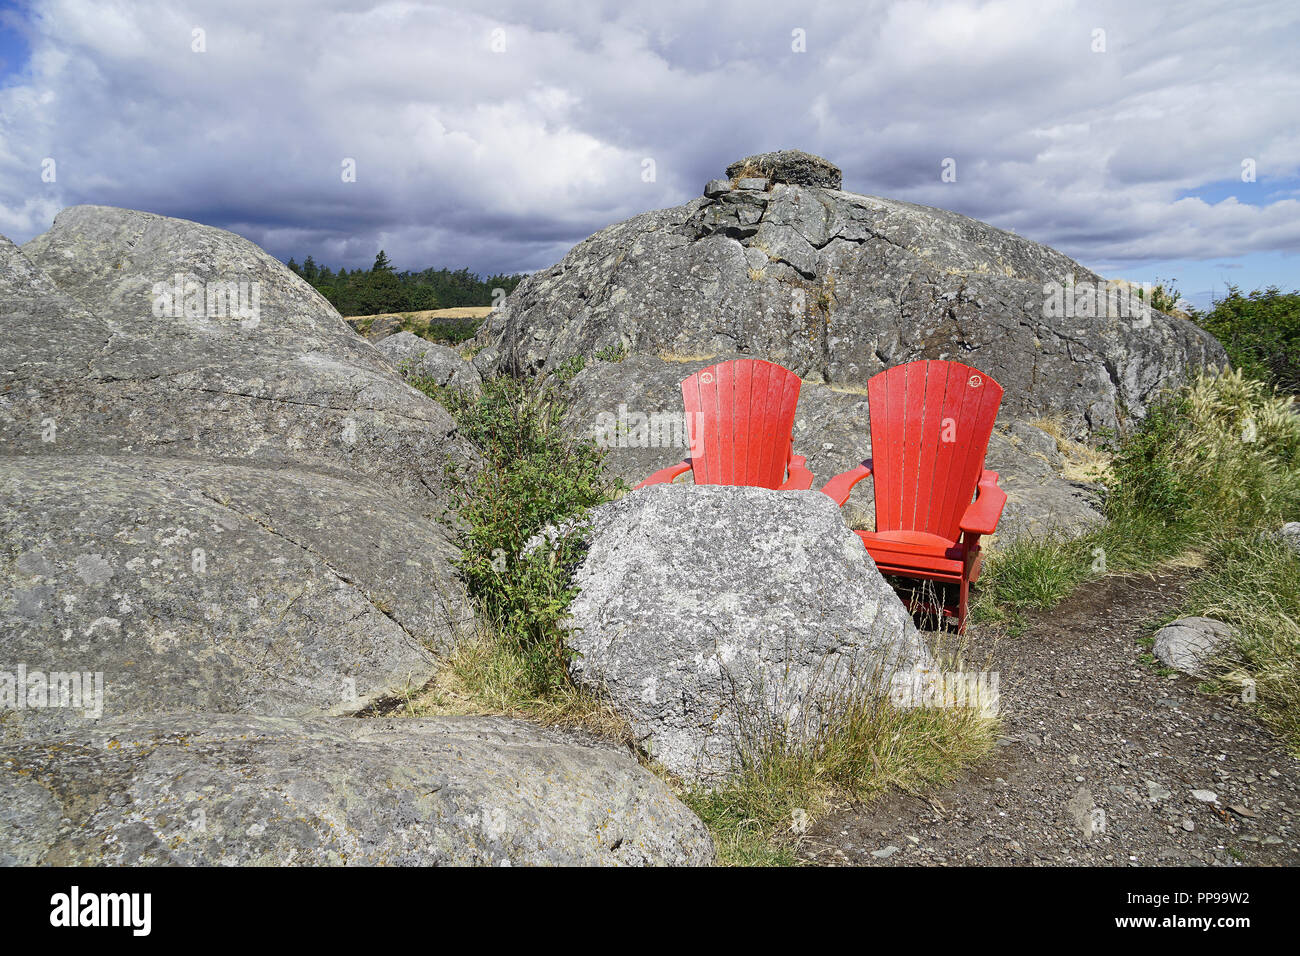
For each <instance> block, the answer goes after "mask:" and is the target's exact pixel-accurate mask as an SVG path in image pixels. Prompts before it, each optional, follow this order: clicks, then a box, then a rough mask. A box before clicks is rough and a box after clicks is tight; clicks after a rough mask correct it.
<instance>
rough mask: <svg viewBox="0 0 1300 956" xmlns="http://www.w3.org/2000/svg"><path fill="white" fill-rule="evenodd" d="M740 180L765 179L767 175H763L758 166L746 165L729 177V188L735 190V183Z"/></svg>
mask: <svg viewBox="0 0 1300 956" xmlns="http://www.w3.org/2000/svg"><path fill="white" fill-rule="evenodd" d="M742 179H767V173H765V172H764V171H763V169H762V167H760V166H755V165H754V164H753V163H746V164H745V165H744V166H742V167H741V169H740V172H738V173H736V175H734V176H732V177H731V188H732V189H735V188H736V183H738V182H740V181H741V180H742Z"/></svg>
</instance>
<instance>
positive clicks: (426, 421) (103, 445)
mask: <svg viewBox="0 0 1300 956" xmlns="http://www.w3.org/2000/svg"><path fill="white" fill-rule="evenodd" d="M0 262H2V263H3V264H2V265H0V328H2V329H3V335H0V369H3V373H2V375H3V377H2V378H0V446H3V448H4V451H3V452H0V453H8V454H12V453H15V452H20V453H24V454H51V453H53V454H87V453H91V454H118V453H132V454H164V455H169V456H187V457H202V458H219V459H238V460H245V461H252V462H258V463H261V464H269V465H284V466H292V467H307V468H313V469H321V470H333V471H336V472H346V473H351V474H355V475H361V476H366V477H370V478H372V479H373V480H377V481H380V482H382V483H384V484H386V485H388V486H390V487H392V488H393V489H394V490H396V491H399V492H402V493H405V494H407V495H410V496H412V497H415V498H417V499H426V500H430V501H432V499H434V498H437V497H440V494H439V492H440V488H441V483H442V481H443V478H444V475H445V470H446V469H445V466H446V463H447V462H448V461H449V460H450V461H452V462H466V461H469V460H470V459H471V456H472V454H473V452H472V450H471V449H469V448H468V447H467V446H465V445H464V443H463V442H462V440H461V439H459V438H458V437H457V436H456V429H455V425H454V423H453V422H452V419H451V416H450V415H448V414H447V412H446V410H445V409H443V408H442V407H441V406H440V405H438V404H437V403H436V402H434V401H432V400H430V399H429V398H427V397H426V396H424V395H421V394H420V393H418V392H416V391H415V390H414V389H412V388H410V387H409V386H408V385H406V384H405V383H404V382H402V381H401V379H400V378H399V377H398V376H395V375H394V374H393V372H392V369H391V368H390V366H389V365H388V363H386V362H385V361H384V359H383V357H382V356H381V355H380V354H379V353H378V352H376V351H375V349H374V348H373V346H371V345H370V344H368V343H366V342H364V341H362V340H361V339H360V338H358V337H357V336H356V335H355V334H354V333H353V332H352V331H351V330H350V329H349V328H348V327H347V325H346V324H345V323H344V321H343V319H342V318H341V317H340V316H339V314H338V312H336V311H335V310H334V308H333V306H331V305H330V304H329V303H328V302H326V301H325V299H324V298H322V297H321V296H320V294H319V293H317V292H316V291H315V290H314V289H312V288H311V286H309V285H308V284H307V283H306V282H305V281H303V280H302V279H301V278H299V277H298V276H296V275H294V274H293V273H292V272H290V271H289V270H288V269H287V268H286V267H285V266H284V265H282V264H281V263H280V262H278V261H277V260H275V259H274V258H272V257H271V256H269V255H267V254H266V253H265V252H263V251H262V250H261V249H259V248H258V247H257V246H256V245H254V244H253V243H251V242H249V241H248V240H247V239H243V238H241V237H239V236H236V235H234V234H233V233H230V232H226V231H224V230H221V229H214V228H212V227H210V226H203V225H199V224H198V223H193V222H186V221H185V220H181V219H170V218H167V217H165V216H156V215H152V214H150V213H144V212H136V211H134V210H128V209H114V208H109V207H105V206H73V207H71V208H69V209H65V210H64V211H63V212H61V213H59V215H58V216H57V217H56V218H55V221H54V226H53V228H52V229H50V230H49V231H48V232H46V233H44V234H43V235H40V236H37V237H36V238H35V239H33V240H31V241H30V242H28V243H27V244H26V245H25V246H23V248H22V250H21V251H20V250H18V249H17V248H16V247H14V246H13V244H12V243H10V242H8V241H7V240H4V241H3V242H0Z"/></svg>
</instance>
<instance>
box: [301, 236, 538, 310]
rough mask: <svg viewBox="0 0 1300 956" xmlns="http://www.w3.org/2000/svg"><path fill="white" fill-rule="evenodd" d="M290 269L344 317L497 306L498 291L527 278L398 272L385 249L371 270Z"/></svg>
mask: <svg viewBox="0 0 1300 956" xmlns="http://www.w3.org/2000/svg"><path fill="white" fill-rule="evenodd" d="M288 266H289V268H290V269H292V270H293V271H294V272H295V273H297V274H298V275H300V276H302V278H304V279H306V280H307V282H308V283H309V284H310V285H311V286H312V288H314V289H315V290H316V291H317V292H319V293H320V294H321V295H323V296H324V297H325V298H326V299H328V300H329V302H330V304H331V305H333V306H334V308H336V309H338V310H339V312H340V313H341V314H343V315H377V314H379V313H381V312H422V311H424V310H425V309H454V308H460V307H463V306H471V305H492V304H493V295H494V294H497V293H495V290H497V289H503V290H504V291H505V292H506V293H509V292H511V291H513V290H514V287H515V286H517V285H518V284H519V283H520V282H521V281H522V280H523V278H524V277H523V276H522V275H494V276H487V277H480V276H478V275H476V274H475V273H473V272H470V271H469V270H468V269H456V270H455V271H453V270H451V269H433V268H429V269H424V270H422V271H420V272H411V271H406V272H398V271H397V270H396V269H395V268H393V264H392V263H391V262H390V261H389V259H388V256H387V255H385V254H384V250H382V249H380V250H379V255H377V256H375V264H374V265H372V266H371V267H370V268H369V269H360V268H358V269H352V270H349V269H347V268H340V269H339V270H338V271H335V270H333V269H331V268H330V267H329V266H326V265H320V264H318V263H317V262H316V260H315V259H313V258H312V257H311V256H308V257H307V258H306V259H304V260H303V262H302V265H299V264H298V263H297V262H295V261H294V260H293V259H290V260H289V262H288Z"/></svg>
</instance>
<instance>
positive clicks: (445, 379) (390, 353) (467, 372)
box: [375, 332, 483, 395]
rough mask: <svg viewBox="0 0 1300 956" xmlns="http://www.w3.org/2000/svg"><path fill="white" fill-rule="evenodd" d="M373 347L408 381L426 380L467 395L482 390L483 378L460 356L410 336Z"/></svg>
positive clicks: (390, 338)
mask: <svg viewBox="0 0 1300 956" xmlns="http://www.w3.org/2000/svg"><path fill="white" fill-rule="evenodd" d="M375 347H376V348H377V349H379V351H380V352H382V353H383V354H384V358H386V359H388V361H389V362H391V363H392V364H393V366H394V367H395V368H396V369H397V370H398V371H399V372H401V373H402V375H403V376H404V377H405V378H407V379H408V380H409V379H426V380H429V381H432V382H433V383H434V384H436V385H441V386H443V387H444V388H454V389H457V390H459V391H463V392H466V393H468V394H471V395H473V394H477V393H478V392H479V391H481V390H482V386H483V378H482V376H480V375H479V373H478V369H476V368H475V367H474V366H473V365H472V364H470V362H469V361H467V360H466V359H465V358H464V357H463V356H462V355H461V354H460V353H459V352H457V351H456V350H455V349H453V348H449V347H448V346H446V345H439V344H437V343H436V342H430V341H428V340H427V339H422V338H420V337H419V336H418V335H416V334H415V333H413V332H398V333H397V334H395V335H388V336H385V337H384V338H382V339H380V340H379V341H378V342H377V343H376V345H375Z"/></svg>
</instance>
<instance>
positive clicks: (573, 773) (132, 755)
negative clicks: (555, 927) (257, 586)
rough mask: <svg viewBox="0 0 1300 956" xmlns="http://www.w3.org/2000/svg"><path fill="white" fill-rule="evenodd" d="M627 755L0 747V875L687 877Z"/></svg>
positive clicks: (262, 746) (166, 726)
mask: <svg viewBox="0 0 1300 956" xmlns="http://www.w3.org/2000/svg"><path fill="white" fill-rule="evenodd" d="M712 859H713V844H712V841H711V840H710V838H709V835H708V832H707V831H706V830H705V828H704V825H703V824H702V823H700V821H699V820H698V819H696V817H695V816H694V815H693V814H692V813H691V812H690V811H689V810H687V809H686V807H685V806H683V805H682V804H681V803H680V802H679V801H678V800H677V799H676V798H675V797H674V796H673V794H672V792H671V791H670V790H669V789H668V787H667V786H666V785H665V784H664V783H663V782H662V781H661V780H659V779H658V778H657V777H655V776H654V775H653V774H651V773H650V772H649V771H647V770H645V769H643V768H642V767H640V766H638V765H637V763H636V762H635V761H634V760H633V759H632V758H631V757H630V756H628V755H627V754H626V753H624V752H621V751H619V750H617V749H614V748H612V747H610V746H608V745H605V744H597V743H583V742H579V741H575V740H574V739H573V738H571V737H560V736H558V735H555V734H551V733H548V732H547V731H544V730H541V729H539V728H537V727H535V726H533V725H531V724H527V723H524V722H522V721H516V720H509V719H505V718H482V717H444V718H436V719H423V720H417V719H407V720H378V719H377V720H355V719H349V718H323V719H316V720H294V719H289V718H273V717H236V716H209V715H185V716H183V717H176V716H158V717H154V718H148V719H139V720H134V721H116V722H113V723H111V724H106V725H103V726H101V727H97V728H95V729H94V730H86V731H83V732H81V733H77V734H68V735H65V736H61V737H56V738H53V739H50V740H44V741H40V742H35V741H29V742H24V743H19V744H11V745H9V746H5V747H0V865H16V864H17V865H46V866H51V865H97V864H107V865H113V866H139V865H166V864H170V865H196V864H197V865H208V866H223V865H260V866H265V865H284V864H296V865H308V866H321V865H345V864H352V865H370V866H373V865H397V866H433V865H458V864H474V865H521V864H522V865H577V866H610V865H614V866H617V865H646V864H649V865H689V864H707V863H709V862H711V861H712Z"/></svg>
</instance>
